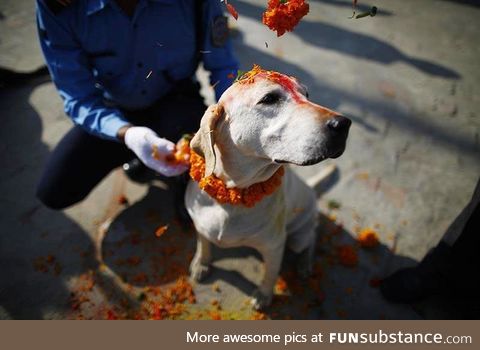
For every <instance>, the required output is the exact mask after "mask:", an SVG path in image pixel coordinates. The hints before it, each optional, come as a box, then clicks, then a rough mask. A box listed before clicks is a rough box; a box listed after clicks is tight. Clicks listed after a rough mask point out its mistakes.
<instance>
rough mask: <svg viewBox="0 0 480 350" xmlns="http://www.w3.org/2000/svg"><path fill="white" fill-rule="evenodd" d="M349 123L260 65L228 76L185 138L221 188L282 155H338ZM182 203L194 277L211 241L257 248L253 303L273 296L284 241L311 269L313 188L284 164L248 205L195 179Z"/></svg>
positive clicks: (207, 260) (305, 160) (266, 172)
mask: <svg viewBox="0 0 480 350" xmlns="http://www.w3.org/2000/svg"><path fill="white" fill-rule="evenodd" d="M350 124H351V122H350V120H349V119H347V118H345V117H343V116H340V115H338V114H337V113H335V112H333V111H331V110H329V109H327V108H324V107H322V106H319V105H317V104H314V103H312V102H310V101H308V95H307V92H306V89H305V87H304V86H302V85H301V84H299V83H298V81H297V80H296V79H295V78H292V77H287V76H285V75H282V74H280V73H276V72H271V71H260V72H259V73H258V74H256V75H254V76H253V77H252V78H251V79H249V81H248V82H245V81H242V80H240V82H237V83H235V84H233V85H232V86H231V87H230V88H229V89H228V90H227V91H226V92H225V93H224V94H223V96H222V97H221V99H220V100H219V102H218V104H216V105H212V106H210V107H209V108H208V110H207V111H206V112H205V115H204V116H203V118H202V121H201V125H200V129H199V131H198V132H197V133H196V135H195V137H194V138H193V139H192V141H191V144H190V145H191V147H192V149H193V150H194V151H195V152H196V153H198V154H199V155H201V156H202V157H204V159H205V168H206V169H205V176H209V175H212V174H213V175H215V176H216V177H217V178H219V179H221V180H223V182H224V183H225V185H226V186H227V188H234V187H235V188H246V187H248V186H251V185H252V184H255V183H259V182H262V181H265V180H267V179H269V178H270V177H271V176H272V175H273V174H274V173H276V172H277V170H278V169H279V168H280V167H282V166H285V163H292V164H296V165H311V164H316V163H318V162H320V161H322V160H324V159H326V158H336V157H339V156H340V155H341V154H342V153H343V151H344V149H345V143H346V139H347V135H348V129H349V127H350ZM286 168H287V167H286ZM185 204H186V208H187V210H188V212H189V214H190V216H191V218H192V220H193V222H194V225H195V228H196V230H197V232H198V241H197V251H196V254H195V256H194V258H193V260H192V263H191V265H190V272H191V277H192V278H193V279H194V280H197V281H200V280H202V279H204V278H205V277H206V276H207V274H208V273H209V271H210V269H209V267H210V264H211V262H212V257H211V249H210V244H211V243H213V244H216V245H218V246H220V247H237V246H248V247H252V248H255V249H257V250H258V251H259V252H260V253H261V255H262V257H263V261H264V264H265V275H264V278H263V280H262V282H261V285H260V286H259V287H258V289H257V290H256V291H255V293H254V295H253V300H252V303H253V305H254V307H255V308H257V309H259V308H262V307H265V306H267V305H269V304H270V302H271V300H272V295H273V288H274V285H275V282H276V280H277V277H278V274H279V270H280V265H281V260H282V256H283V252H284V248H285V246H287V247H289V248H290V249H291V250H293V251H294V252H296V253H299V259H298V266H297V269H298V271H299V273H300V274H301V275H302V276H308V275H309V274H310V272H311V270H312V260H313V249H314V241H315V213H316V201H315V194H314V191H313V190H312V189H311V188H310V187H308V186H307V184H305V183H304V182H303V181H302V180H301V179H300V178H299V177H298V176H296V175H295V174H294V173H293V172H292V171H291V170H289V169H285V175H284V176H283V178H282V183H281V186H279V187H278V188H277V189H276V191H275V192H274V193H272V194H270V195H267V196H265V197H264V198H263V199H262V200H261V201H259V202H258V203H257V204H256V205H255V206H254V207H246V206H243V205H232V204H222V203H219V202H218V201H217V200H215V199H214V198H212V197H211V196H210V195H209V194H208V193H206V192H205V191H203V190H201V189H200V188H199V185H198V183H197V182H195V181H191V182H190V183H189V185H188V187H187V192H186V195H185Z"/></svg>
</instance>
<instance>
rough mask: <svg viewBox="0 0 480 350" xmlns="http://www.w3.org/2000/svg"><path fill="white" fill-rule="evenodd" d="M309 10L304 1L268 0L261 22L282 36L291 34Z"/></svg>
mask: <svg viewBox="0 0 480 350" xmlns="http://www.w3.org/2000/svg"><path fill="white" fill-rule="evenodd" d="M309 9H310V7H309V5H308V3H307V2H306V1H305V0H269V1H268V7H267V10H266V11H265V13H264V14H263V19H262V22H263V23H264V24H265V25H266V26H268V28H270V29H271V30H273V31H276V32H277V36H282V35H283V34H285V32H286V31H288V32H291V31H292V30H293V28H294V27H295V26H296V25H297V24H298V22H300V20H301V19H302V18H303V16H305V15H306V14H307V13H308V11H309Z"/></svg>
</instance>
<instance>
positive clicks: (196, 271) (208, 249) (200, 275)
mask: <svg viewBox="0 0 480 350" xmlns="http://www.w3.org/2000/svg"><path fill="white" fill-rule="evenodd" d="M211 262H212V246H211V243H210V242H209V241H208V240H207V239H206V238H205V237H203V236H202V235H200V234H197V251H196V252H195V256H194V257H193V259H192V262H191V263H190V277H191V278H192V279H193V280H194V281H197V282H201V281H203V280H204V279H205V278H206V277H207V276H208V275H209V274H210V263H211Z"/></svg>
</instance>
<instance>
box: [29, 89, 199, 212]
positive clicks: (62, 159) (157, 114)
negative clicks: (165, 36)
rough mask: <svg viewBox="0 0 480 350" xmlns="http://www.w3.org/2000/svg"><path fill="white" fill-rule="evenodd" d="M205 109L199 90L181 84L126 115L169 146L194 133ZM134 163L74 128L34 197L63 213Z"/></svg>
mask: <svg viewBox="0 0 480 350" xmlns="http://www.w3.org/2000/svg"><path fill="white" fill-rule="evenodd" d="M205 109H206V106H205V104H204V102H203V98H202V97H201V95H200V92H199V84H198V83H194V82H192V81H190V80H188V81H182V82H180V83H179V84H177V86H176V87H175V88H174V89H173V90H172V92H171V93H169V94H168V95H167V96H165V97H163V98H162V99H161V100H159V101H158V102H157V103H155V104H154V105H153V106H151V107H149V108H147V109H145V110H141V111H135V112H124V114H125V117H126V118H127V119H128V120H129V121H130V122H131V123H132V124H133V125H136V126H146V127H149V128H151V129H152V130H154V131H155V132H157V134H158V135H159V136H160V137H164V138H166V139H168V140H170V141H172V142H176V141H177V140H178V139H179V138H180V137H181V136H182V135H183V134H185V133H194V132H196V131H197V130H198V127H199V125H200V119H201V118H202V116H203V113H204V111H205ZM133 158H135V154H134V153H133V152H131V151H130V150H129V149H128V148H127V147H126V146H125V145H124V144H122V143H119V142H115V141H108V140H104V139H101V138H98V137H96V136H93V135H90V134H89V133H87V132H86V131H85V130H83V129H82V128H81V127H79V126H74V127H73V128H72V129H71V130H70V131H69V132H68V133H67V134H66V135H65V136H64V137H63V139H62V140H61V141H60V142H59V144H58V145H57V146H56V148H55V149H54V150H53V152H52V154H51V155H50V158H49V159H48V161H47V164H46V167H45V169H44V171H43V174H42V176H41V178H40V181H39V184H38V187H37V197H38V198H39V199H40V200H41V201H42V202H43V204H45V205H46V206H47V207H49V208H52V209H63V208H66V207H68V206H70V205H73V204H75V203H77V202H79V201H81V200H82V199H84V198H85V197H86V196H87V195H88V194H89V193H90V192H91V191H92V189H93V188H94V187H95V186H96V185H97V184H98V183H99V182H100V181H101V180H102V179H103V178H104V177H105V176H107V175H108V174H109V173H110V171H112V170H113V169H115V168H116V167H118V166H121V165H122V164H123V163H126V162H129V161H130V160H132V159H133Z"/></svg>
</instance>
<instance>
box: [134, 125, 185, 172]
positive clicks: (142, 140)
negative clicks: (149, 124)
mask: <svg viewBox="0 0 480 350" xmlns="http://www.w3.org/2000/svg"><path fill="white" fill-rule="evenodd" d="M125 144H126V145H127V147H128V148H130V149H131V150H132V151H133V152H134V153H135V154H136V155H137V157H138V158H139V159H140V160H141V161H142V162H143V164H145V165H146V166H148V167H149V168H150V169H153V170H155V171H156V172H158V173H160V174H162V175H164V176H177V175H180V174H181V173H183V172H185V171H186V170H187V169H188V166H186V165H183V164H178V165H177V164H169V163H167V162H166V160H165V157H166V156H168V155H172V153H173V152H174V150H175V144H174V143H173V142H170V141H168V140H167V139H162V138H160V137H158V135H157V134H156V133H155V132H154V131H153V130H151V129H149V128H146V127H143V126H132V127H130V128H129V129H128V130H127V131H126V132H125ZM154 149H156V152H155V153H156V157H157V158H160V159H157V158H154V157H153V151H154Z"/></svg>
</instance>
